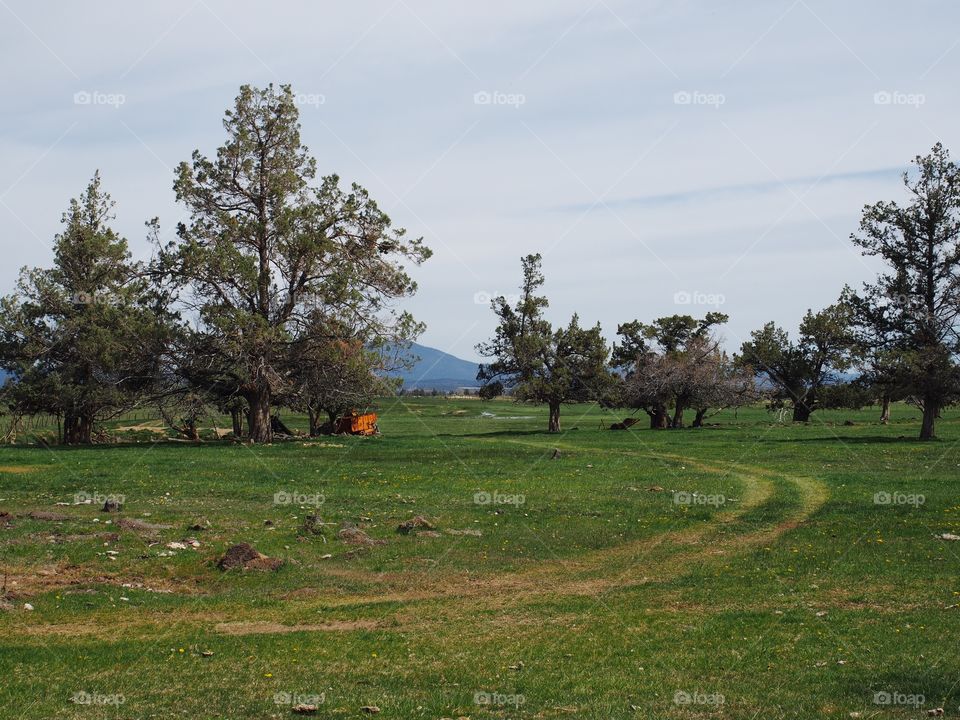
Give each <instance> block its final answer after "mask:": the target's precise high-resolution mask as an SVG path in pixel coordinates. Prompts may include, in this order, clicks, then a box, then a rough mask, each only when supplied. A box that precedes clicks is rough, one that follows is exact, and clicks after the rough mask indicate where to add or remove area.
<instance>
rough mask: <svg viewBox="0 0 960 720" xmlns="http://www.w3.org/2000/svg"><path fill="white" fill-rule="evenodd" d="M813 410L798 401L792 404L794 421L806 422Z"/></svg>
mask: <svg viewBox="0 0 960 720" xmlns="http://www.w3.org/2000/svg"><path fill="white" fill-rule="evenodd" d="M811 412H813V411H812V410H811V409H810V408H809V407H807V406H806V405H805V404H804V403H802V402H798V403H797V404H795V405H794V406H793V421H794V422H808V421H809V420H810V413H811Z"/></svg>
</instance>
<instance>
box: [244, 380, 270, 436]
mask: <svg viewBox="0 0 960 720" xmlns="http://www.w3.org/2000/svg"><path fill="white" fill-rule="evenodd" d="M247 402H248V403H249V404H250V419H249V421H248V423H249V426H250V442H255V443H269V442H273V428H272V427H271V424H270V390H269V389H267V388H258V389H256V390H254V391H252V392H251V393H250V394H249V395H248V396H247Z"/></svg>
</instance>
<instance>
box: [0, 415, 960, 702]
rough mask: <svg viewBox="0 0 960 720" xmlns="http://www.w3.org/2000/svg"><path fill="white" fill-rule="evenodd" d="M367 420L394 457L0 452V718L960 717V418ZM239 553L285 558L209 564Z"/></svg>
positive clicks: (343, 448) (163, 448)
mask: <svg viewBox="0 0 960 720" xmlns="http://www.w3.org/2000/svg"><path fill="white" fill-rule="evenodd" d="M381 413H382V417H381V422H380V427H381V430H382V431H383V435H382V436H381V437H377V438H366V439H365V438H340V437H338V438H326V439H318V440H311V441H290V442H283V443H278V444H275V445H273V446H269V447H249V446H244V445H236V444H231V443H227V442H223V443H216V442H209V443H205V444H202V445H199V446H195V445H189V444H183V443H170V442H162V443H157V442H155V439H156V437H157V436H156V434H154V433H151V432H149V431H143V432H141V433H140V435H141V436H142V437H141V442H139V443H126V444H120V445H116V446H113V447H102V446H101V447H95V448H89V449H72V448H53V449H47V448H43V447H31V446H15V447H10V446H7V447H3V448H0V498H2V499H0V510H3V511H6V512H7V513H9V516H6V517H5V518H0V547H2V554H0V566H2V567H0V569H2V571H3V572H4V573H5V575H4V589H5V597H6V598H7V606H6V611H5V612H0V678H2V679H0V709H2V712H0V716H2V717H3V718H31V719H32V718H36V719H38V720H39V719H41V718H42V719H44V720H46V719H48V718H91V719H93V718H171V717H183V718H286V717H294V715H292V712H291V706H292V705H295V704H296V703H297V702H300V701H304V702H308V703H312V704H317V705H319V710H318V712H317V713H316V716H317V717H344V718H346V717H364V716H366V715H367V714H368V713H366V712H365V711H364V710H363V708H364V707H371V706H375V707H376V708H379V717H382V718H431V719H438V718H459V717H469V718H472V719H473V720H477V719H478V718H487V717H502V718H521V717H522V718H603V719H609V718H707V717H717V718H721V717H722V718H848V717H858V715H856V713H859V717H862V718H886V717H893V718H901V717H902V718H913V717H921V716H926V715H927V711H928V710H931V709H934V708H938V707H943V708H945V712H946V715H947V716H954V717H956V716H958V715H960V649H958V644H957V638H958V636H960V608H958V604H960V542H957V541H951V540H944V539H941V538H940V537H939V536H940V535H941V534H943V533H952V534H957V535H960V492H958V491H960V481H958V475H960V452H958V445H957V443H958V441H960V414H958V413H955V412H951V413H948V414H947V415H946V416H945V417H944V419H943V420H942V421H941V423H940V424H939V426H938V431H939V434H940V437H941V439H940V440H939V441H937V442H934V443H926V444H923V443H919V442H917V441H916V440H914V439H913V438H914V437H915V435H916V433H917V429H918V421H919V418H918V412H917V411H916V410H913V409H912V408H909V407H907V406H898V407H896V408H895V413H894V422H893V423H891V424H890V425H889V426H886V427H884V426H880V425H878V424H876V423H875V419H876V415H877V414H878V413H877V412H876V411H875V410H868V411H863V412H857V413H853V412H819V413H817V414H815V416H814V418H815V420H814V422H812V423H811V424H810V425H807V426H796V427H794V426H791V425H789V424H787V425H779V424H777V423H776V422H774V420H775V418H774V417H773V416H771V415H769V414H768V413H766V412H765V411H763V410H762V409H751V410H741V411H740V412H739V413H738V414H737V415H733V414H726V415H720V416H717V417H716V418H714V419H713V421H714V422H715V425H713V426H711V427H708V428H704V429H702V430H682V431H661V432H654V431H650V430H645V429H636V430H632V431H629V432H610V431H603V430H600V429H599V426H600V425H601V423H602V422H605V423H609V422H611V421H612V420H613V419H615V418H613V417H612V416H610V415H609V414H605V413H602V412H601V411H600V410H598V409H597V408H595V407H588V406H573V407H568V408H566V409H565V411H564V416H563V418H562V420H563V426H564V428H565V432H564V433H563V434H562V435H559V436H556V435H554V436H551V435H548V434H547V433H546V432H544V431H543V429H544V428H545V426H546V415H545V410H543V409H541V408H532V407H527V406H517V405H513V404H511V403H508V402H494V403H482V402H480V401H478V400H454V399H450V400H448V399H442V398H440V399H405V400H396V401H394V400H387V401H384V402H383V407H382V409H381ZM484 413H486V414H484ZM291 420H292V424H294V425H297V424H298V423H299V426H300V427H303V426H304V423H303V419H302V418H292V419H291ZM848 420H849V421H853V424H852V425H845V424H844V423H845V422H846V421H848ZM637 427H638V428H639V427H641V426H637ZM557 450H559V455H558V456H556V457H555V455H557V453H556V452H555V451H557ZM109 495H113V496H123V497H122V498H121V499H122V500H123V505H122V509H121V511H120V512H119V513H106V512H103V511H102V510H101V507H100V505H102V496H109ZM84 496H91V497H95V498H96V500H98V502H97V503H91V504H73V503H74V502H75V500H76V499H77V498H78V497H79V499H83V497H84ZM291 498H293V500H294V502H290V503H289V504H287V501H289V500H290V499H291ZM58 503H66V504H64V505H59V504H58ZM310 514H317V515H319V517H320V518H321V519H322V521H323V522H324V523H325V525H323V526H322V533H320V532H311V531H309V530H307V529H305V528H304V520H305V518H306V516H307V515H310ZM417 515H422V516H424V517H425V518H427V519H428V520H429V521H430V522H431V523H432V524H433V525H434V526H435V529H434V530H433V531H430V530H427V531H423V530H421V531H420V532H414V533H411V534H400V533H398V532H397V531H396V529H397V526H398V525H399V524H400V523H401V522H404V521H406V520H409V519H411V518H412V517H414V516H417ZM121 520H123V522H122V523H121V522H120V521H121ZM343 523H353V524H355V525H356V526H358V528H359V529H361V530H362V531H363V532H364V533H366V534H367V535H369V537H370V538H371V543H369V544H364V545H352V544H348V543H346V542H344V541H343V540H341V539H339V538H338V531H339V530H340V528H341V526H342V524H343ZM121 525H122V526H123V527H121ZM194 526H196V527H199V528H202V529H193V528H194ZM193 539H195V540H196V541H198V542H199V546H198V547H194V546H193V545H191V544H189V543H185V549H182V548H181V549H177V548H176V547H175V548H174V549H171V548H168V547H167V544H168V543H171V542H174V543H183V542H184V541H188V540H193ZM361 539H362V538H361ZM381 541H382V542H381ZM238 542H249V543H251V544H252V545H253V546H254V547H255V548H256V549H257V550H259V551H261V552H262V553H265V554H266V555H268V556H270V557H273V558H279V559H281V560H283V561H284V564H283V565H282V567H280V568H279V569H278V570H275V571H257V570H231V571H227V572H223V571H221V570H219V569H217V567H216V564H215V563H216V560H217V559H218V558H219V557H220V556H221V555H222V554H223V552H224V550H225V548H226V547H227V546H228V545H230V544H233V543H238ZM26 603H29V604H30V605H31V606H32V607H33V610H28V609H25V608H24V605H25V604H26Z"/></svg>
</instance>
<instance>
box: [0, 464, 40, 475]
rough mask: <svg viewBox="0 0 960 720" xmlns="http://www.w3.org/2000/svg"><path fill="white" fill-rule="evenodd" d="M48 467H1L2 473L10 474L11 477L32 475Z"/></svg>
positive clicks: (0, 471)
mask: <svg viewBox="0 0 960 720" xmlns="http://www.w3.org/2000/svg"><path fill="white" fill-rule="evenodd" d="M45 467H49V466H48V465H0V473H10V474H11V475H23V474H25V473H32V472H36V471H37V470H40V469H41V468H45Z"/></svg>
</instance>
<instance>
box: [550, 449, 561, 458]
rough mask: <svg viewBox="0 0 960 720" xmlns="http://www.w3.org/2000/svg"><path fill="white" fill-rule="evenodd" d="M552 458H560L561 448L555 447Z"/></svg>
mask: <svg viewBox="0 0 960 720" xmlns="http://www.w3.org/2000/svg"><path fill="white" fill-rule="evenodd" d="M550 459H551V460H559V459H560V448H554V449H553V457H551V458H550Z"/></svg>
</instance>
